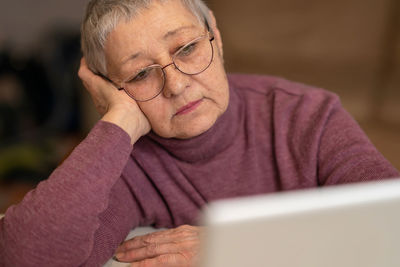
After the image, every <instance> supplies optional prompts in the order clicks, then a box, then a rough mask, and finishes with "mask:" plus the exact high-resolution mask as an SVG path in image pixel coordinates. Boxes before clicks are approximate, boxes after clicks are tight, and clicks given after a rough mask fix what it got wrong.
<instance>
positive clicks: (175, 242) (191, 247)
mask: <svg viewBox="0 0 400 267" xmlns="http://www.w3.org/2000/svg"><path fill="white" fill-rule="evenodd" d="M200 234H201V228H200V227H196V226H190V225H183V226H180V227H178V228H174V229H169V230H163V231H158V232H154V233H151V234H147V235H143V236H137V237H135V238H133V239H130V240H128V241H125V242H124V243H122V244H121V245H120V246H119V247H118V249H117V251H116V255H115V256H116V258H117V259H118V261H121V262H131V266H132V267H140V266H147V267H152V266H154V267H159V266H163V267H168V266H179V267H192V266H195V264H196V262H197V260H198V253H199V246H200Z"/></svg>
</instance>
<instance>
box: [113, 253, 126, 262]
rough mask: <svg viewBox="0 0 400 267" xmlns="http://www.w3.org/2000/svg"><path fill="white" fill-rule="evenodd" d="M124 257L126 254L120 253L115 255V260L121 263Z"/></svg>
mask: <svg viewBox="0 0 400 267" xmlns="http://www.w3.org/2000/svg"><path fill="white" fill-rule="evenodd" d="M124 256H125V253H123V252H119V253H117V254H115V255H114V257H113V260H115V261H119V259H121V258H123V257H124Z"/></svg>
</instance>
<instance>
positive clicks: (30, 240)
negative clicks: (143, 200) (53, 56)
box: [0, 121, 139, 266]
mask: <svg viewBox="0 0 400 267" xmlns="http://www.w3.org/2000/svg"><path fill="white" fill-rule="evenodd" d="M131 150H132V146H131V145H130V138H129V136H128V135H127V134H126V133H125V132H124V131H123V130H122V129H121V128H119V127H118V126H116V125H114V124H111V123H107V122H103V121H100V122H98V123H97V124H96V125H95V127H94V128H93V129H92V131H91V132H90V133H89V135H88V136H87V138H86V139H85V140H84V141H83V142H82V143H81V144H79V145H78V146H77V147H76V148H75V149H74V151H73V152H72V153H71V155H70V156H69V157H68V158H67V159H66V160H65V161H64V162H63V164H62V165H60V166H59V167H58V168H57V169H56V170H55V171H54V172H53V173H52V174H51V176H50V177H49V178H48V179H47V180H45V181H43V182H41V183H40V184H39V185H38V186H37V187H36V189H34V190H32V191H31V192H29V193H28V194H27V195H26V196H25V197H24V199H23V200H22V201H21V203H19V204H18V205H15V206H12V207H10V208H9V209H8V210H7V212H6V214H5V217H4V218H3V219H1V220H0V266H82V265H84V266H99V265H101V263H104V262H105V261H106V260H107V259H108V258H109V257H110V256H111V255H112V253H113V250H114V249H115V247H116V245H118V243H119V242H121V241H122V240H123V238H124V237H125V235H126V234H127V233H128V231H129V229H130V227H132V226H135V224H136V225H137V224H138V220H139V219H138V218H139V216H138V214H137V212H139V210H138V208H137V205H135V202H134V200H133V198H132V196H131V195H130V193H129V190H128V188H127V187H126V185H125V184H124V182H123V180H122V179H120V176H121V173H122V171H123V169H124V167H125V165H126V163H127V161H128V159H129V155H130V152H131ZM124 198H125V201H123V200H124ZM121 201H123V205H122V204H121ZM128 211H129V212H130V213H129V212H128ZM121 216H122V217H121ZM135 218H136V220H135Z"/></svg>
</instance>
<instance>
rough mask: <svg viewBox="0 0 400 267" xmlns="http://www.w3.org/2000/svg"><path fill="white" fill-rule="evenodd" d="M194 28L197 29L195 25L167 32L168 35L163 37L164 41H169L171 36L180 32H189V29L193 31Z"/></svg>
mask: <svg viewBox="0 0 400 267" xmlns="http://www.w3.org/2000/svg"><path fill="white" fill-rule="evenodd" d="M193 28H196V26H195V25H188V26H182V27H179V28H177V29H175V30H172V31H169V32H167V33H166V34H165V35H164V36H163V39H164V40H165V39H168V38H170V37H171V36H173V35H175V34H177V33H178V32H180V31H183V30H187V29H193Z"/></svg>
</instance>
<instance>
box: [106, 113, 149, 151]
mask: <svg viewBox="0 0 400 267" xmlns="http://www.w3.org/2000/svg"><path fill="white" fill-rule="evenodd" d="M140 115H141V116H143V117H144V115H142V114H140ZM101 120H103V121H107V122H110V123H114V124H116V125H117V126H119V127H120V128H122V129H123V130H124V131H125V132H126V133H127V134H128V135H129V137H130V138H131V144H134V143H136V141H137V140H138V139H139V138H140V137H142V136H143V135H145V134H147V133H148V132H149V131H150V126H147V125H142V124H143V123H141V122H140V119H139V118H138V114H135V113H132V112H129V111H127V110H110V111H108V112H107V113H106V114H104V116H103V117H102V118H101ZM145 124H148V122H147V121H146V122H145Z"/></svg>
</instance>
